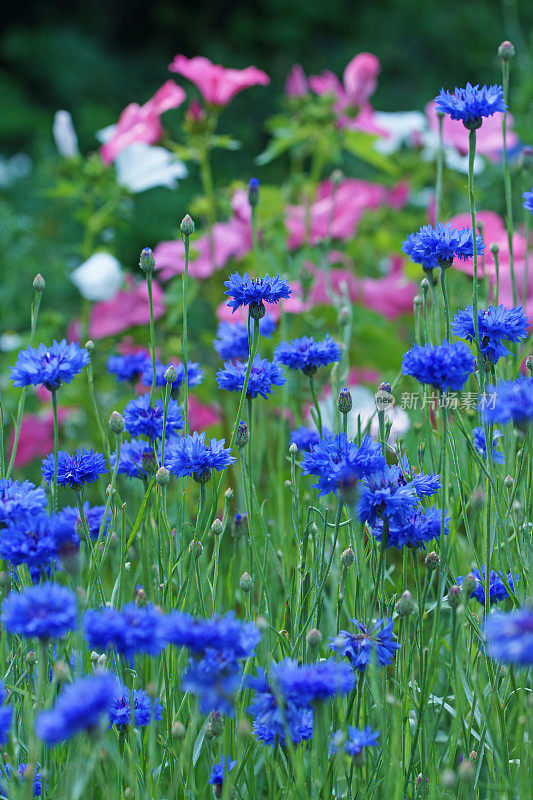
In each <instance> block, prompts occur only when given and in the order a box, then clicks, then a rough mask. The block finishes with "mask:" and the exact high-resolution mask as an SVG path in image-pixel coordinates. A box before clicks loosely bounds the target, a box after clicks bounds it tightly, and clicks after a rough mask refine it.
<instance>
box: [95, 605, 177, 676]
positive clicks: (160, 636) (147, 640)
mask: <svg viewBox="0 0 533 800" xmlns="http://www.w3.org/2000/svg"><path fill="white" fill-rule="evenodd" d="M83 630H84V635H85V639H86V641H87V643H88V645H89V647H92V648H95V649H97V650H105V649H106V648H108V647H113V648H114V649H115V650H116V651H117V653H120V654H121V655H123V656H124V657H125V658H126V659H128V660H129V661H130V662H131V661H132V659H133V657H134V656H135V655H136V654H138V653H146V654H147V655H150V656H156V655H158V654H159V653H160V652H161V650H162V649H163V648H164V647H165V646H166V644H167V640H166V638H165V625H164V617H163V615H162V613H161V612H160V611H157V609H156V608H155V607H154V606H152V605H150V604H148V605H146V606H143V607H139V606H137V605H136V604H135V603H128V604H127V605H125V606H124V607H123V608H122V610H120V611H119V610H118V609H116V608H109V607H106V608H101V609H98V610H96V609H89V610H88V611H86V612H85V614H84V615H83Z"/></svg>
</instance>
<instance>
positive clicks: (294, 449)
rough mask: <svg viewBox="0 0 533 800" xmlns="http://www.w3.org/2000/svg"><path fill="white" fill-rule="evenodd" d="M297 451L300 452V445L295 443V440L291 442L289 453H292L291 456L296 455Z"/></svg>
mask: <svg viewBox="0 0 533 800" xmlns="http://www.w3.org/2000/svg"><path fill="white" fill-rule="evenodd" d="M297 452H298V445H297V444H295V443H294V442H291V444H290V447H289V453H290V454H291V456H295V455H296V453H297ZM289 486H290V481H289Z"/></svg>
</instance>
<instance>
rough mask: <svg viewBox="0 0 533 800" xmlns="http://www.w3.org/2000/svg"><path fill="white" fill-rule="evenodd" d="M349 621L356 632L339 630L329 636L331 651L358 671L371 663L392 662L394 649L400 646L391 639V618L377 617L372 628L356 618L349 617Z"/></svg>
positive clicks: (362, 670) (387, 663)
mask: <svg viewBox="0 0 533 800" xmlns="http://www.w3.org/2000/svg"><path fill="white" fill-rule="evenodd" d="M350 622H352V623H353V624H354V626H355V627H356V629H357V632H356V633H350V632H349V631H340V632H339V633H338V634H337V635H336V636H330V637H329V646H330V648H331V649H332V650H333V652H334V653H340V655H341V656H344V657H345V658H347V659H348V661H349V662H350V663H351V664H352V666H353V667H354V669H357V670H359V671H360V672H364V670H365V669H366V668H367V667H368V665H369V664H372V663H376V664H377V665H378V666H380V667H386V666H388V665H389V664H392V660H393V658H394V654H395V651H396V650H398V649H399V648H400V645H399V644H398V642H395V641H394V639H393V635H392V629H393V627H394V623H393V621H392V619H377V620H375V622H374V624H373V628H372V627H370V626H367V625H365V624H364V623H362V622H358V620H356V619H351V620H350Z"/></svg>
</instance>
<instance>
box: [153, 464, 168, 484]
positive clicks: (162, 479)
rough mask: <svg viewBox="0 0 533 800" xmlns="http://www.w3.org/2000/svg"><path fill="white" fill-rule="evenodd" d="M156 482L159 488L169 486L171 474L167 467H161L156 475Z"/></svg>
mask: <svg viewBox="0 0 533 800" xmlns="http://www.w3.org/2000/svg"><path fill="white" fill-rule="evenodd" d="M155 480H156V483H157V485H158V486H167V485H168V482H169V481H170V472H169V471H168V469H167V468H166V467H159V469H158V470H157V472H156V473H155Z"/></svg>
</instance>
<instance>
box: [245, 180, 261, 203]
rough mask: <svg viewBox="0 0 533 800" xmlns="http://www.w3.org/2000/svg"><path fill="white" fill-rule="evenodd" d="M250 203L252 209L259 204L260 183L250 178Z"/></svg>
mask: <svg viewBox="0 0 533 800" xmlns="http://www.w3.org/2000/svg"><path fill="white" fill-rule="evenodd" d="M248 202H249V203H250V206H251V208H255V207H256V205H257V204H258V202H259V181H258V179H257V178H250V180H249V181H248Z"/></svg>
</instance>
